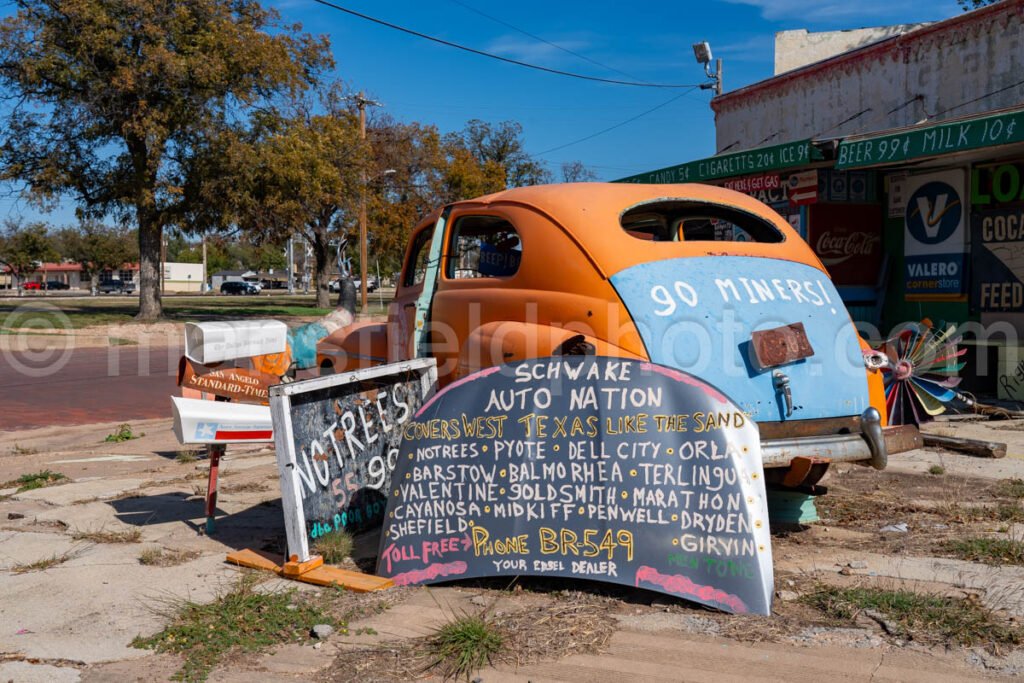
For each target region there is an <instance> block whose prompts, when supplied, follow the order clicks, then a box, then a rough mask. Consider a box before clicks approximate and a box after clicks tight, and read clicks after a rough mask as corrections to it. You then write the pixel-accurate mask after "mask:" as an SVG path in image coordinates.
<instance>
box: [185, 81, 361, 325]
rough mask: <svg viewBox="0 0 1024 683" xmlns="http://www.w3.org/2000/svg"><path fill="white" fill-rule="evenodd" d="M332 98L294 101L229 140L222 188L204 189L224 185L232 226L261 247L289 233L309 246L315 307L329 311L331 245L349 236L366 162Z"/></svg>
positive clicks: (353, 122) (334, 92) (351, 121)
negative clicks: (242, 228) (240, 227)
mask: <svg viewBox="0 0 1024 683" xmlns="http://www.w3.org/2000/svg"><path fill="white" fill-rule="evenodd" d="M338 93H339V91H338V88H337V86H335V87H333V88H331V89H329V90H327V92H326V94H324V95H323V96H322V98H321V100H320V101H319V102H311V101H309V100H308V99H306V100H294V101H292V102H290V103H289V105H288V107H287V109H283V110H281V111H279V112H277V113H276V114H273V115H271V114H267V115H265V116H263V117H262V120H261V121H260V125H259V126H258V127H257V128H256V129H254V131H253V132H252V133H251V134H249V135H246V134H235V135H234V136H233V139H232V140H231V141H230V142H228V143H226V144H225V145H224V151H225V153H224V154H223V155H222V157H221V160H222V161H221V162H220V163H222V164H223V165H224V168H222V169H221V172H220V173H219V175H220V178H221V180H220V182H219V183H215V184H208V185H207V187H206V188H205V190H204V191H205V192H212V193H220V189H219V188H220V186H221V185H223V186H229V187H230V189H225V190H224V191H225V192H227V193H230V196H231V197H232V207H233V208H232V214H233V217H234V220H235V221H236V222H237V223H238V224H239V225H244V226H246V230H248V231H250V233H251V234H252V235H253V236H254V237H255V239H256V240H257V241H259V242H266V243H270V244H274V243H280V242H281V241H283V240H285V239H287V237H288V236H289V235H295V234H301V235H302V236H303V237H304V238H305V239H306V241H307V242H309V244H310V246H311V248H312V250H313V257H314V262H315V265H314V269H313V271H314V280H315V284H316V295H317V305H318V306H320V307H321V308H327V307H329V306H330V292H329V290H328V283H329V282H330V276H331V264H332V262H333V258H332V257H333V254H332V250H331V248H330V242H331V239H332V238H333V237H336V236H337V235H338V234H339V233H342V232H348V231H349V230H350V229H351V226H352V224H353V222H354V220H353V219H354V216H356V214H357V207H358V201H359V194H360V190H361V188H362V187H363V182H364V180H363V179H364V173H366V168H367V164H368V160H369V154H368V150H369V146H368V145H367V144H366V142H365V141H363V140H362V139H361V137H360V131H359V123H358V120H357V119H356V117H355V116H354V114H353V113H352V112H351V111H348V110H346V109H345V108H344V107H343V106H342V99H341V97H340V96H339V94H338ZM203 175H204V176H207V175H208V174H206V173H204V174H203Z"/></svg>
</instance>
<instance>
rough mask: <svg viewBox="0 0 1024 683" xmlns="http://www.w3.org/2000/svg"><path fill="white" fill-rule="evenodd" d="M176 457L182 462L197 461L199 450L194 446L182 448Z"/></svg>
mask: <svg viewBox="0 0 1024 683" xmlns="http://www.w3.org/2000/svg"><path fill="white" fill-rule="evenodd" d="M174 459H175V460H176V461H178V462H180V463H182V464H185V463H190V462H195V461H196V460H198V459H199V452H198V451H196V450H195V449H194V448H180V449H178V453H177V454H176V455H175V456H174Z"/></svg>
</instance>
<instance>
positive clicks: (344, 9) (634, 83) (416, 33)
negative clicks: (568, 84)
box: [313, 0, 697, 92]
mask: <svg viewBox="0 0 1024 683" xmlns="http://www.w3.org/2000/svg"><path fill="white" fill-rule="evenodd" d="M313 2H315V3H317V4H320V5H324V6H325V7H330V8H332V9H336V10H338V11H339V12H344V13H345V14H350V15H352V16H354V17H359V18H360V19H365V20H366V21H370V22H373V23H374V24H379V25H380V26H386V27H387V28H390V29H394V30H396V31H401V32H402V33H407V34H409V35H411V36H416V37H417V38H423V39H424V40H429V41H431V42H434V43H438V44H440V45H446V46H448V47H453V48H455V49H457V50H462V51H464V52H469V53H472V54H475V55H480V56H481V57H489V58H490V59H496V60H498V61H499V62H505V63H506V64H515V65H516V66H522V67H525V68H527V69H534V70H536V71H544V72H545V73H549V74H555V75H558V76H568V77H569V78H578V79H580V80H583V81H595V82H597V83H610V84H612V85H630V86H633V87H637V88H670V89H671V88H689V89H690V90H692V89H694V88H696V87H697V86H695V85H692V84H689V83H640V82H638V81H617V80H614V79H611V78H598V77H596V76H585V75H583V74H576V73H572V72H571V71H561V70H559V69H550V68H548V67H546V66H539V65H537V64H530V63H528V62H521V61H519V60H518V59H510V58H508V57H502V56H501V55H496V54H494V53H491V52H485V51H483V50H477V49H476V48H472V47H467V46H466V45H460V44H459V43H453V42H451V41H450V40H444V39H443V38H437V37H435V36H430V35H427V34H426V33H420V32H419V31H413V30H412V29H409V28H405V27H404V26H399V25H398V24H392V23H390V22H387V21H384V20H383V19H377V18H376V17H371V16H369V15H368V14H361V13H360V12H356V11H355V10H351V9H349V8H347V7H342V6H341V5H336V4H334V3H333V2H328V1H327V0H313ZM687 92H689V90H688V91H687Z"/></svg>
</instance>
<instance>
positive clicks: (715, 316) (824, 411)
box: [611, 256, 869, 422]
mask: <svg viewBox="0 0 1024 683" xmlns="http://www.w3.org/2000/svg"><path fill="white" fill-rule="evenodd" d="M611 281H612V285H614V287H615V289H616V290H617V291H618V293H619V296H620V297H622V301H623V303H624V304H625V306H626V308H627V309H628V310H629V313H630V315H631V316H632V318H633V320H634V322H635V323H636V325H637V328H638V330H639V332H640V336H641V338H642V339H643V341H644V344H645V346H646V347H647V352H648V353H649V354H650V358H651V360H652V361H654V362H655V363H659V364H661V365H667V366H670V367H674V368H678V369H680V370H685V371H686V372H689V373H692V374H694V375H697V376H698V377H700V378H702V379H703V380H705V381H706V382H709V383H711V384H713V385H715V386H716V387H718V388H719V389H720V390H721V391H722V392H723V393H725V394H726V395H727V396H729V397H730V398H731V399H732V400H733V401H735V402H736V403H738V404H739V405H740V407H741V408H743V410H745V411H746V412H747V413H749V414H750V415H751V416H752V417H753V418H754V419H755V420H759V421H770V422H771V421H780V420H785V419H793V420H802V419H811V418H821V417H837V416H846V415H859V414H860V413H861V412H863V411H864V409H865V408H867V407H868V405H869V403H868V386H867V376H866V374H865V371H864V361H863V360H862V355H861V350H860V345H859V342H858V340H857V333H856V330H855V329H854V327H853V324H852V323H851V322H850V316H849V314H848V313H847V311H846V308H845V307H844V306H843V302H842V300H841V299H840V297H839V293H838V292H837V291H836V288H835V286H834V285H833V284H832V281H831V280H829V279H828V277H827V276H826V275H825V274H824V273H822V272H821V271H820V270H817V269H816V268H812V267H810V266H807V265H804V264H801V263H793V262H792V261H782V260H777V259H767V258H755V257H750V256H710V257H697V258H678V259H669V260H666V261H655V262H652V263H643V264H640V265H637V266H633V267H631V268H627V269H626V270H624V271H621V272H619V273H616V274H615V275H613V276H612V278H611ZM797 322H800V323H803V324H804V329H805V330H806V332H807V338H808V340H809V341H810V343H811V347H812V348H813V349H814V355H813V356H811V357H810V358H806V359H804V360H801V361H797V362H794V363H790V364H787V365H784V366H782V367H780V368H778V369H779V370H781V371H782V372H784V373H785V374H786V375H788V376H789V378H790V388H791V390H792V393H793V403H794V411H793V415H792V417H790V418H786V416H785V401H784V399H783V396H782V394H781V393H779V392H777V391H776V389H775V384H774V382H773V380H772V370H759V369H757V368H756V367H754V365H753V364H752V363H751V360H750V334H751V333H752V332H755V331H758V330H768V329H772V328H775V327H780V326H782V325H788V324H790V323H797Z"/></svg>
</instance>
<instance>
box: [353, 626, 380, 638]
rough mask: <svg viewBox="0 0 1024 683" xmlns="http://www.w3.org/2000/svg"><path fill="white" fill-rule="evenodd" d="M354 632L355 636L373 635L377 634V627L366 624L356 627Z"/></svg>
mask: <svg viewBox="0 0 1024 683" xmlns="http://www.w3.org/2000/svg"><path fill="white" fill-rule="evenodd" d="M354 633H355V635H357V636H375V635H377V629H375V628H372V627H370V626H366V627H363V628H357V629H356V630H355V631H354Z"/></svg>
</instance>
